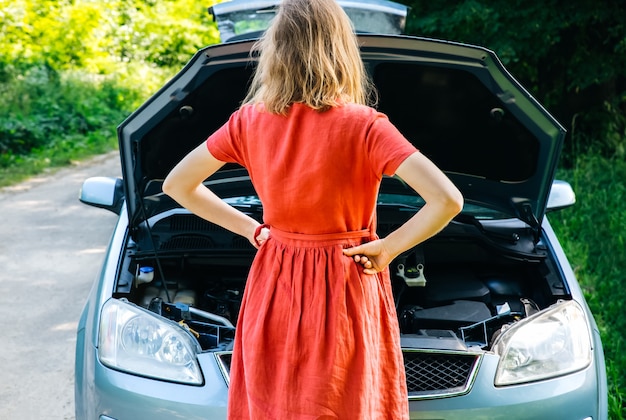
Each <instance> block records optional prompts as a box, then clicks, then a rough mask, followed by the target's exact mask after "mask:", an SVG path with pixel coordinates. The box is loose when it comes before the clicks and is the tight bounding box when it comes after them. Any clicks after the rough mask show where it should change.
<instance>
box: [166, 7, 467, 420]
mask: <svg viewBox="0 0 626 420" xmlns="http://www.w3.org/2000/svg"><path fill="white" fill-rule="evenodd" d="M257 48H258V49H259V50H260V57H259V62H258V67H257V69H256V72H255V75H254V78H253V82H252V85H251V88H250V91H249V93H248V96H247V97H246V99H245V100H244V104H243V105H242V106H241V108H240V109H239V110H238V111H236V112H235V113H233V115H232V116H231V118H230V119H229V121H228V122H227V123H226V124H225V125H224V126H222V127H221V128H220V129H219V130H218V131H216V132H215V133H214V134H213V135H211V136H210V137H209V139H208V140H207V141H206V143H203V144H201V145H200V146H198V147H197V148H196V149H195V150H193V151H192V152H191V153H189V154H188V155H187V156H186V157H185V158H184V159H183V160H182V161H181V162H180V163H179V164H178V165H177V166H176V167H175V168H174V169H173V170H172V172H171V173H170V174H169V175H168V177H167V179H166V180H165V182H164V184H163V191H165V192H166V193H167V194H168V195H170V196H171V197H173V198H174V199H175V200H176V201H178V202H179V203H180V204H181V205H183V206H184V207H186V208H188V209H189V210H190V211H192V212H194V213H196V214H198V215H199V216H201V217H203V218H205V219H207V220H210V221H212V222H214V223H216V224H219V225H221V226H223V227H224V228H226V229H229V230H231V231H232V232H235V233H238V234H240V235H242V236H245V237H246V238H248V240H249V241H250V242H251V243H252V244H253V245H254V246H255V247H257V248H258V249H259V251H258V253H257V255H256V257H255V260H254V262H253V264H252V267H251V270H250V273H249V277H248V281H247V284H246V289H245V293H244V298H243V302H242V306H241V312H240V315H239V319H238V323H237V334H236V338H235V345H234V352H233V357H232V365H231V382H230V390H229V392H230V395H229V406H228V415H229V418H230V419H249V418H251V419H289V420H293V419H348V418H349V419H361V420H362V419H376V420H378V419H393V420H397V419H406V418H408V400H407V391H406V382H405V376H404V364H403V359H402V353H401V348H400V334H399V328H398V323H397V318H396V311H395V307H394V304H393V298H392V294H391V284H390V279H389V270H388V268H387V266H388V264H389V263H390V262H391V261H392V260H393V259H394V258H395V257H396V256H398V255H399V254H400V253H402V252H403V251H405V250H407V249H409V248H411V247H413V246H415V245H416V244H418V243H420V242H422V241H424V240H425V239H427V238H429V237H431V236H432V235H434V234H435V233H437V232H438V231H440V230H441V229H442V228H443V227H444V226H446V224H447V223H448V222H449V221H450V220H451V219H452V217H454V216H455V215H456V214H457V213H458V212H459V211H460V210H461V207H462V205H463V203H462V201H463V200H462V197H461V195H460V193H459V192H458V190H457V189H456V188H455V187H454V185H453V184H452V183H451V182H450V181H449V180H448V179H447V178H446V176H445V175H444V174H443V173H442V172H441V171H440V170H439V169H438V168H437V167H436V166H435V165H434V164H433V163H432V162H430V161H429V160H428V159H427V158H426V157H424V156H423V155H422V154H421V153H420V152H419V151H417V150H416V149H415V148H414V147H413V146H412V145H411V144H410V143H409V142H408V141H407V140H406V139H405V138H404V137H403V136H402V135H401V134H400V133H399V132H398V130H397V129H396V128H395V127H394V126H393V125H392V124H391V123H390V122H389V120H388V119H387V117H386V116H384V115H383V114H381V113H378V112H376V111H375V110H374V109H372V108H370V107H368V106H366V105H365V104H366V101H367V97H368V88H369V82H368V80H367V78H366V76H365V71H364V67H363V64H362V61H361V59H360V56H359V48H358V44H357V41H356V37H355V35H354V34H353V31H352V27H351V23H350V21H349V19H348V17H347V16H346V14H345V13H344V12H343V10H342V9H341V7H340V6H338V5H337V3H335V1H334V0H284V1H283V3H282V4H281V6H280V9H279V12H278V14H277V16H276V18H275V20H274V22H273V23H272V25H271V27H270V28H269V29H268V30H267V32H266V33H265V35H264V36H263V38H262V39H261V41H260V42H259V44H258V45H257ZM225 162H237V163H239V164H241V165H243V166H245V167H246V168H247V170H248V172H249V174H250V177H251V180H252V183H253V184H254V186H255V188H256V191H257V193H258V195H259V198H260V199H261V201H262V202H263V208H264V222H265V224H264V225H260V224H259V223H258V222H257V221H255V220H253V219H252V218H250V217H248V216H246V215H245V214H243V213H241V212H239V211H237V210H235V209H234V208H232V207H230V206H229V205H227V204H226V203H224V202H223V201H221V200H220V199H219V198H218V197H217V196H215V195H214V194H213V193H212V192H211V191H210V190H209V189H207V188H206V187H204V186H203V184H202V182H203V180H205V179H206V178H207V177H208V176H210V175H211V174H213V173H214V172H215V171H216V170H217V169H218V168H220V167H221V166H222V165H223V164H224V163H225ZM394 173H395V174H397V175H398V176H399V177H400V178H402V179H403V180H404V181H405V182H406V183H407V184H408V185H410V186H411V187H412V188H414V189H415V190H416V191H417V192H418V193H419V194H420V196H422V197H423V198H424V199H425V201H426V205H425V206H424V207H423V208H422V209H421V210H420V211H419V212H418V213H416V214H415V215H414V216H413V217H412V218H411V219H410V220H408V221H407V222H406V224H404V225H403V226H402V227H400V228H399V229H398V230H396V231H394V232H392V233H391V234H390V235H388V236H387V237H385V238H383V239H378V238H377V236H376V233H375V207H376V197H377V192H378V187H379V184H380V181H381V178H382V176H383V174H386V175H393V174H394Z"/></svg>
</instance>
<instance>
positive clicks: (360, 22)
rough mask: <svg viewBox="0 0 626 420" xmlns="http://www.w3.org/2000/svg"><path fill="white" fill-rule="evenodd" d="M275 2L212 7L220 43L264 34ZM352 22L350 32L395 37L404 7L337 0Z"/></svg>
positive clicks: (401, 25)
mask: <svg viewBox="0 0 626 420" xmlns="http://www.w3.org/2000/svg"><path fill="white" fill-rule="evenodd" d="M278 3H279V2H278V1H272V0H257V1H246V2H243V1H237V0H233V1H230V2H224V3H220V4H217V5H215V6H213V7H212V8H211V9H209V10H210V11H211V13H212V14H213V16H214V19H215V20H216V21H217V27H218V30H219V32H220V37H221V40H222V42H226V41H228V40H231V41H233V40H237V39H241V38H245V35H246V34H254V36H256V35H257V34H258V33H259V32H262V31H264V30H265V29H267V28H268V27H269V25H270V22H271V20H272V19H273V18H274V16H275V15H276V11H277V10H276V7H277V4H278ZM338 3H339V5H341V6H342V7H343V9H344V11H345V12H346V14H347V15H348V17H349V18H350V20H351V21H352V24H353V25H354V30H355V31H356V32H362V33H377V34H390V35H399V34H401V33H402V32H403V31H404V24H405V20H406V14H407V7H406V6H404V5H401V4H398V3H393V2H390V1H384V0H360V1H349V0H343V1H341V0H340V1H338Z"/></svg>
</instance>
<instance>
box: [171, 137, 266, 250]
mask: <svg viewBox="0 0 626 420" xmlns="http://www.w3.org/2000/svg"><path fill="white" fill-rule="evenodd" d="M223 165H224V162H222V161H220V160H218V159H216V158H215V157H214V156H213V155H212V154H211V152H210V151H209V149H208V148H207V146H206V143H205V142H203V143H201V144H200V145H199V146H198V147H196V148H195V149H193V150H192V151H191V152H189V154H188V155H187V156H185V157H184V158H183V159H182V160H181V161H180V162H179V163H178V164H177V165H176V166H175V167H174V169H172V171H171V172H170V173H169V175H167V177H166V178H165V181H164V182H163V192H164V193H165V194H167V195H169V196H170V197H172V198H173V199H174V200H176V201H177V202H178V204H180V205H181V206H183V207H185V208H186V209H188V210H189V211H191V212H192V213H195V214H196V215H198V216H200V217H202V218H203V219H206V220H208V221H210V222H212V223H215V224H217V225H220V226H222V227H223V228H224V229H228V230H230V231H231V232H234V233H237V234H239V235H241V236H244V237H245V238H247V239H248V240H249V241H250V243H251V244H252V245H254V246H255V247H257V244H256V243H255V238H254V234H255V230H256V229H257V227H258V226H259V222H257V221H256V220H254V219H253V218H251V217H250V216H248V215H246V214H244V213H242V212H240V211H239V210H237V209H235V208H234V207H232V206H230V205H228V204H227V203H225V202H224V201H222V199H220V198H219V197H218V196H217V195H215V193H213V192H212V191H211V190H210V189H208V188H207V187H206V186H204V185H203V181H204V180H205V179H207V178H208V177H209V176H211V175H213V174H214V173H215V172H216V171H217V170H218V169H219V168H221V167H222V166H223ZM263 230H264V231H265V229H263ZM266 238H267V232H262V236H259V237H257V240H258V241H259V243H262V242H263V240H265V239H266Z"/></svg>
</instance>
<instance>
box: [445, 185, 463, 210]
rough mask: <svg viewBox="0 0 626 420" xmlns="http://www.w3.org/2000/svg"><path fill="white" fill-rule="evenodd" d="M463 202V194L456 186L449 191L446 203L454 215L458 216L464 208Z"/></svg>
mask: <svg viewBox="0 0 626 420" xmlns="http://www.w3.org/2000/svg"><path fill="white" fill-rule="evenodd" d="M463 204H464V200H463V195H462V194H461V191H459V190H458V189H457V188H456V187H454V188H452V189H451V190H450V191H448V192H447V194H446V198H445V204H444V205H445V207H446V209H447V210H448V211H449V212H450V214H451V216H452V217H454V216H456V215H457V214H459V213H460V212H461V211H462V210H463Z"/></svg>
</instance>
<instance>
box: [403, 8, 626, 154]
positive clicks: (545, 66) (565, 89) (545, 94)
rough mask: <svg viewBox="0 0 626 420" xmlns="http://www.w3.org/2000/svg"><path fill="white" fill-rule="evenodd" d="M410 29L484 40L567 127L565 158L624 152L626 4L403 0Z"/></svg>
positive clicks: (480, 42) (463, 39)
mask: <svg viewBox="0 0 626 420" xmlns="http://www.w3.org/2000/svg"><path fill="white" fill-rule="evenodd" d="M402 2H403V3H405V4H407V5H409V6H410V7H411V10H410V13H409V18H408V19H407V33H409V34H412V35H419V36H426V37H434V38H443V39H448V40H452V41H458V42H464V43H469V44H477V45H482V46H485V47H487V48H489V49H491V50H493V51H495V52H496V53H497V54H498V56H499V57H500V59H501V60H502V62H503V63H504V64H505V66H507V68H508V69H509V70H510V71H511V72H512V73H513V74H514V75H515V76H516V77H517V78H518V79H519V80H520V82H521V83H522V84H523V85H524V86H525V87H526V88H527V89H529V90H530V91H531V93H532V94H533V95H534V96H535V97H537V99H539V101H540V102H542V103H543V104H544V105H545V106H546V107H547V108H548V110H550V112H551V113H552V114H554V115H555V116H556V117H557V119H559V121H561V123H562V124H563V125H564V126H565V127H566V128H567V129H568V132H569V134H568V136H569V139H568V140H569V141H568V142H567V143H566V149H565V152H566V153H565V157H566V163H567V160H568V159H567V158H568V157H571V156H572V153H577V152H578V151H580V150H587V149H589V148H594V149H597V150H598V151H600V152H601V153H602V154H604V155H606V156H610V155H613V156H615V155H617V156H621V157H624V156H626V139H625V137H626V117H625V115H626V19H624V16H626V2H623V1H621V0H601V1H597V0H573V1H565V0H546V1H544V2H528V1H521V0H512V1H508V2H501V1H497V0H440V1H437V2H426V1H421V0H418V1H402Z"/></svg>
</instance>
